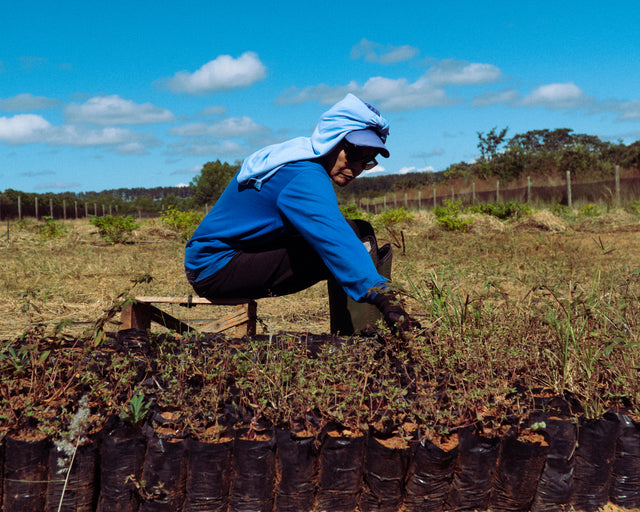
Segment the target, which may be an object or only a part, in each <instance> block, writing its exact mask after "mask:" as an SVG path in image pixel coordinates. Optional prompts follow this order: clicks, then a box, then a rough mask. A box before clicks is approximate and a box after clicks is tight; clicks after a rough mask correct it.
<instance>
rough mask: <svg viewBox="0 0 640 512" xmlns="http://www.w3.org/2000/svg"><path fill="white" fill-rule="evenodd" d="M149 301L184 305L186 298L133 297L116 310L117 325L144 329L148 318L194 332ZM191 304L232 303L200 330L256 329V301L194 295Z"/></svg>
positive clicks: (240, 332)
mask: <svg viewBox="0 0 640 512" xmlns="http://www.w3.org/2000/svg"><path fill="white" fill-rule="evenodd" d="M152 303H160V304H180V305H183V304H184V305H188V304H190V303H189V302H188V298H182V297H146V296H140V297H136V302H132V303H131V304H128V305H127V306H126V307H125V308H124V309H123V310H122V312H121V314H120V323H121V325H120V329H142V330H148V329H149V328H150V327H151V322H156V323H158V324H160V325H163V326H164V327H166V328H167V329H171V330H174V331H176V332H179V333H181V334H184V333H188V332H197V329H195V328H193V327H192V326H190V325H189V324H187V323H185V322H183V321H182V320H180V319H178V318H176V317H174V316H172V315H170V314H169V313H167V312H166V311H163V310H161V309H159V308H157V307H156V306H154V305H152ZM191 304H193V305H194V306H195V305H206V304H210V305H226V306H235V307H234V308H233V311H232V312H231V313H229V314H227V315H225V316H223V317H221V318H218V319H217V320H215V321H214V322H211V323H209V324H207V325H206V326H205V327H204V328H201V329H200V330H201V331H203V332H222V331H226V330H228V329H231V328H235V332H234V334H235V336H236V337H242V336H245V335H250V336H251V335H254V334H255V333H256V316H257V303H256V301H254V300H241V301H240V302H239V303H238V302H237V300H235V299H234V302H231V303H227V302H224V303H218V302H213V301H209V300H207V299H203V298H201V297H195V298H193V300H192V301H191ZM205 329H206V331H205Z"/></svg>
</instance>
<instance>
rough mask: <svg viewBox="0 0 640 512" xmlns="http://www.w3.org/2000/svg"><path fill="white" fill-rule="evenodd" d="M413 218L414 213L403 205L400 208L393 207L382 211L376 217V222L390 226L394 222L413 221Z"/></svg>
mask: <svg viewBox="0 0 640 512" xmlns="http://www.w3.org/2000/svg"><path fill="white" fill-rule="evenodd" d="M412 220H413V214H411V213H409V212H408V211H407V210H405V209H404V207H402V206H401V207H400V208H392V209H390V210H385V211H384V212H382V213H381V214H380V215H378V216H377V217H376V224H379V225H381V226H386V227H389V226H392V225H394V224H399V223H400V222H411V221H412Z"/></svg>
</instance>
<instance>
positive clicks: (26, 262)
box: [0, 211, 640, 339]
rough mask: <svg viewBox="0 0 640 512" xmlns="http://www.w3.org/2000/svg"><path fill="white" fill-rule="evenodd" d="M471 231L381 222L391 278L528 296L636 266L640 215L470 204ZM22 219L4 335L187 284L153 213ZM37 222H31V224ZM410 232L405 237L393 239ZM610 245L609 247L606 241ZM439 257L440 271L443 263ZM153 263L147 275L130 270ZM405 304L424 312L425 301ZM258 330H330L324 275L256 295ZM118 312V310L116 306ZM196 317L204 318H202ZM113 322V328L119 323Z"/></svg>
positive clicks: (1, 319)
mask: <svg viewBox="0 0 640 512" xmlns="http://www.w3.org/2000/svg"><path fill="white" fill-rule="evenodd" d="M473 220H474V222H473V225H472V228H471V230H470V232H469V233H450V232H446V231H443V230H442V229H441V228H440V227H439V226H438V225H437V222H436V220H435V218H434V216H433V215H432V214H431V213H429V212H425V211H422V212H417V213H416V214H415V220H414V222H412V223H410V224H407V225H403V226H399V227H396V228H394V229H392V230H391V231H385V230H380V231H379V236H380V243H381V244H383V243H385V242H392V243H394V244H396V247H395V249H394V271H393V278H394V281H395V282H397V283H399V284H400V286H401V287H403V288H405V289H410V288H411V283H410V282H409V281H412V282H413V283H414V284H417V285H421V284H423V283H424V282H427V281H429V280H430V279H434V278H437V279H442V276H443V275H450V276H451V280H452V281H451V282H452V283H453V285H454V286H457V287H459V288H461V289H462V288H463V289H465V290H468V292H469V293H484V294H486V293H487V290H489V291H490V292H491V293H493V294H494V295H495V296H496V297H500V298H502V299H504V298H511V299H513V300H524V298H525V297H526V296H527V293H528V292H529V291H530V290H531V288H532V287H534V286H536V285H537V284H539V283H540V282H542V281H544V279H545V278H550V274H551V272H554V273H557V272H561V273H562V272H565V273H568V275H570V277H571V278H572V279H574V280H584V281H588V280H589V279H591V278H592V276H591V271H592V267H593V265H594V264H595V262H598V261H600V262H601V263H602V268H603V269H606V271H607V272H608V273H609V272H622V273H629V272H632V271H633V270H634V269H638V268H640V237H639V236H638V232H640V224H639V223H638V218H637V216H633V215H630V214H626V213H625V212H614V213H612V214H608V215H606V216H604V215H603V216H600V217H596V218H593V219H578V220H577V221H575V222H573V223H572V225H570V224H569V223H567V221H564V220H562V219H560V218H559V217H557V216H555V215H553V214H551V213H550V212H547V211H540V212H537V213H535V214H533V215H531V216H528V217H526V218H525V219H524V220H522V221H520V222H503V221H499V220H497V219H495V218H492V217H487V216H484V215H474V216H473ZM27 224H28V225H27V227H26V228H23V229H20V228H19V227H18V226H17V225H16V224H12V225H11V226H10V228H9V233H8V235H7V234H6V233H3V236H2V237H1V238H0V338H2V339H9V338H14V337H16V336H19V335H21V334H23V333H24V332H26V331H27V330H28V329H30V328H33V326H34V325H41V329H43V330H44V331H45V333H51V332H53V330H54V329H55V328H56V325H58V324H60V323H61V322H65V323H69V325H68V326H65V328H64V332H65V333H69V334H70V335H74V336H79V335H82V333H83V332H85V331H87V330H90V329H91V328H92V325H93V324H94V323H95V322H96V320H97V319H99V318H100V317H101V316H102V315H104V314H105V311H108V310H109V309H110V308H112V307H113V306H114V305H115V304H117V303H118V302H119V300H120V299H121V296H122V294H125V295H126V294H137V295H164V296H169V295H171V296H187V295H189V294H191V293H193V292H192V290H191V288H190V286H189V284H188V283H187V281H186V279H185V277H184V273H183V251H184V244H183V243H182V242H180V241H178V240H177V237H176V236H175V234H174V233H173V232H172V231H171V230H170V229H168V228H166V227H165V226H163V225H162V223H160V222H159V221H157V220H151V221H144V222H143V225H142V226H141V228H140V229H138V230H137V231H136V232H135V233H134V236H133V238H132V243H129V244H124V245H110V244H107V243H105V242H103V241H102V240H101V239H100V237H99V236H98V234H97V231H96V229H95V228H94V227H93V226H91V225H89V223H88V222H87V221H85V220H77V221H76V220H73V221H66V222H65V227H66V228H67V232H66V234H65V236H63V237H62V238H59V239H53V240H49V239H45V240H42V239H40V238H39V236H38V235H37V233H35V231H34V229H33V225H35V221H32V222H30V223H27ZM29 224H30V225H29ZM400 232H402V234H403V235H404V241H405V247H404V253H403V248H402V247H401V246H400V244H398V240H400V239H401V237H400V236H398V235H399V233H400ZM605 246H606V247H607V248H610V249H611V251H610V252H607V253H606V254H603V252H604V251H603V247H605ZM443 269H444V273H443ZM145 274H148V275H151V276H152V277H153V280H152V281H151V282H150V283H143V284H139V285H136V287H135V288H134V289H133V290H131V288H132V286H133V283H132V280H133V279H135V278H138V277H140V276H142V275H145ZM407 304H408V307H409V310H410V312H411V313H413V314H414V315H416V316H418V317H420V316H421V313H422V312H421V310H420V309H421V306H420V304H419V302H417V301H415V300H413V299H408V301H407ZM217 309H219V308H211V307H209V306H207V307H198V308H193V309H185V308H182V307H179V306H173V307H168V309H167V310H168V311H169V312H170V313H171V314H174V315H175V316H178V317H179V318H183V319H185V320H187V321H189V320H194V319H195V320H198V319H202V320H205V321H206V320H210V319H211V318H215V317H216V316H217V315H219V311H218V310H217ZM258 316H259V319H260V321H261V323H260V325H259V328H258V330H259V332H261V333H277V332H281V331H293V332H303V331H309V332H312V333H324V332H328V330H329V308H328V298H327V292H326V284H325V283H318V284H317V285H315V286H313V287H311V288H309V289H307V290H304V291H303V292H300V293H297V294H295V295H290V296H286V297H277V298H270V299H261V300H259V301H258ZM115 320H117V316H116V318H115ZM196 324H197V322H196ZM117 327H118V326H117V324H116V323H112V324H109V325H108V326H107V330H117Z"/></svg>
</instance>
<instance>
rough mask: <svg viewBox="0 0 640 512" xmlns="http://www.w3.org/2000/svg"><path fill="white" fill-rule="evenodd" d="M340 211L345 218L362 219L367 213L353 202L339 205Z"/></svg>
mask: <svg viewBox="0 0 640 512" xmlns="http://www.w3.org/2000/svg"><path fill="white" fill-rule="evenodd" d="M340 213H342V216H343V217H344V218H345V219H364V218H365V217H366V216H367V214H366V213H365V212H363V211H362V210H360V209H359V208H358V205H357V204H355V203H351V204H348V205H346V206H341V207H340Z"/></svg>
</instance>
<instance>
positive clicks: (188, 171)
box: [171, 164, 202, 187]
mask: <svg viewBox="0 0 640 512" xmlns="http://www.w3.org/2000/svg"><path fill="white" fill-rule="evenodd" d="M201 170H202V165H200V164H196V165H194V166H193V167H190V168H188V169H179V170H177V171H173V172H172V173H171V174H172V175H176V174H188V175H194V174H198V173H199V172H200V171H201ZM176 186H177V187H179V186H180V185H176ZM185 186H188V185H185Z"/></svg>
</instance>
